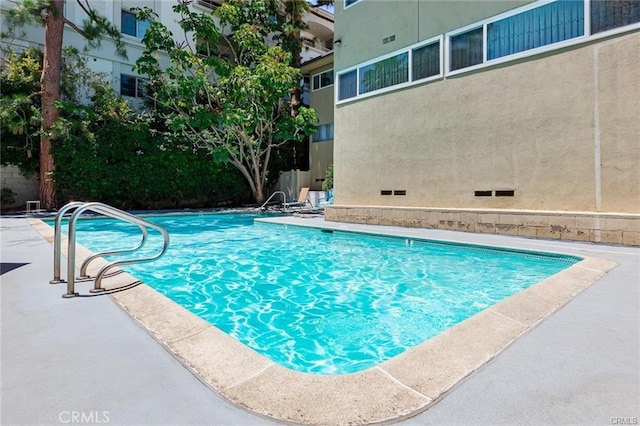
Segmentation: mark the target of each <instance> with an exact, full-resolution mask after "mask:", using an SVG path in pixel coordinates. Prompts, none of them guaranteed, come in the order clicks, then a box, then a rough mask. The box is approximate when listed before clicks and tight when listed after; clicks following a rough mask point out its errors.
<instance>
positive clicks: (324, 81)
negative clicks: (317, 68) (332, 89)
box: [313, 69, 333, 90]
mask: <svg viewBox="0 0 640 426" xmlns="http://www.w3.org/2000/svg"><path fill="white" fill-rule="evenodd" d="M332 85H333V70H332V69H330V70H327V71H324V72H321V73H320V74H316V75H314V76H313V90H318V89H323V88H325V87H329V86H332Z"/></svg>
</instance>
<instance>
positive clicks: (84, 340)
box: [0, 217, 640, 425]
mask: <svg viewBox="0 0 640 426" xmlns="http://www.w3.org/2000/svg"><path fill="white" fill-rule="evenodd" d="M292 220H299V221H309V220H322V219H318V218H314V219H293V218H292ZM293 223H295V222H293ZM346 226H348V227H357V225H346ZM0 228H1V250H2V251H1V257H2V259H1V260H2V263H15V264H21V263H24V264H26V265H24V266H19V267H16V268H15V269H13V270H10V271H8V272H5V273H4V274H3V275H2V276H1V278H0V279H1V281H2V283H1V285H0V296H1V306H2V313H1V315H2V317H1V319H2V325H1V331H2V337H1V343H2V358H1V363H2V364H1V389H0V390H1V394H2V397H1V402H2V405H1V407H0V409H1V417H0V421H1V423H2V424H3V425H14V424H15V425H30V424H57V423H62V424H65V423H85V424H88V423H94V424H95V423H112V424H119V425H120V424H131V425H134V424H135V425H147V424H149V425H150V424H167V425H169V424H194V425H195V424H229V425H232V424H233V425H249V424H250V425H254V424H255V425H258V424H275V423H276V422H274V421H271V420H268V419H265V418H262V417H258V416H256V415H253V414H251V413H248V412H246V411H244V410H242V409H240V408H237V407H235V406H234V405H232V404H230V403H229V402H227V401H226V400H224V399H223V398H221V397H219V396H218V395H217V394H216V393H215V392H213V391H212V390H211V389H209V388H208V387H207V386H206V385H204V384H203V383H202V382H201V381H199V380H198V379H197V378H196V377H195V376H194V375H193V374H192V373H191V372H190V371H189V370H188V369H186V368H185V367H184V366H183V365H182V364H180V363H179V362H178V361H177V360H176V359H175V358H174V357H173V356H172V355H171V354H170V353H169V352H168V351H167V350H165V349H164V347H163V346H161V345H160V344H159V343H158V342H156V341H155V340H154V338H153V337H151V335H149V334H148V333H147V332H146V331H145V330H144V329H143V328H141V327H140V326H139V324H138V323H137V322H136V321H134V320H133V319H132V318H130V317H129V316H128V315H127V314H126V313H125V312H123V311H122V310H121V309H120V308H119V307H118V306H117V305H116V304H115V303H114V302H113V300H112V299H111V297H109V296H99V297H79V298H75V299H71V300H65V299H62V298H61V297H60V296H61V294H62V293H63V292H64V288H63V286H60V285H57V286H54V285H49V284H48V282H49V280H50V279H51V275H52V262H53V259H52V257H53V256H52V253H53V247H52V244H51V243H50V242H48V241H47V240H46V239H44V238H43V237H42V236H41V235H40V234H39V233H37V232H36V231H35V230H34V229H33V228H32V227H31V225H29V224H28V223H27V219H26V218H5V217H3V218H2V219H1V223H0ZM368 228H374V229H375V227H368ZM378 228H384V229H385V230H390V229H393V228H391V227H378ZM413 231H414V232H416V233H417V234H419V235H420V236H422V237H424V238H436V239H451V238H455V239H457V240H463V241H468V242H473V243H480V244H497V245H507V246H511V247H518V248H523V249H533V250H550V251H556V252H558V251H560V252H564V253H569V254H577V255H586V256H596V257H601V258H605V259H609V260H612V261H614V262H616V263H618V266H617V267H616V268H615V269H613V270H612V271H610V272H609V273H608V274H607V275H605V276H604V277H603V278H601V279H600V280H598V281H596V282H595V283H594V284H592V285H591V286H590V287H588V288H587V289H586V290H584V291H583V292H582V293H580V294H579V295H578V296H577V297H575V298H574V299H573V300H572V301H571V302H569V303H568V304H567V305H566V306H564V307H563V308H562V309H560V310H559V311H558V312H556V313H555V314H553V315H552V316H550V317H548V318H547V319H546V320H544V321H543V322H542V323H541V324H540V325H538V326H537V327H536V328H534V329H533V330H532V331H530V332H529V333H528V334H527V335H525V336H522V337H521V338H519V339H518V340H516V341H515V343H513V344H512V345H511V346H510V347H508V348H507V349H506V350H505V351H504V352H503V353H501V354H500V355H499V356H498V357H497V358H495V359H493V360H492V361H491V362H489V363H488V364H486V365H485V366H484V367H483V368H481V369H480V370H478V371H476V372H475V373H473V374H471V376H469V377H468V378H467V379H466V380H465V381H463V382H462V383H460V384H459V385H458V386H457V387H456V388H454V389H453V390H452V391H451V392H449V393H448V394H447V395H446V396H445V397H444V398H443V399H442V400H441V401H440V402H438V403H437V404H436V405H435V406H433V407H431V408H430V409H429V410H428V411H426V412H424V413H422V414H419V415H418V416H415V417H413V418H411V419H408V420H405V421H404V422H403V423H404V424H410V425H418V424H622V423H621V420H627V423H626V424H634V423H633V421H634V419H636V420H635V422H636V423H637V421H638V420H637V419H638V417H639V416H640V407H639V406H640V402H639V395H640V384H639V381H640V380H639V376H640V338H639V328H640V310H639V304H640V296H639V291H638V289H639V287H640V251H639V249H638V248H631V247H622V246H605V245H594V244H584V243H571V242H564V241H545V240H532V239H524V238H518V237H509V236H500V235H483V234H462V233H456V232H451V231H441V230H413ZM14 266H17V265H14ZM87 288H88V287H87V285H84V286H83V287H80V290H81V293H83V294H88V293H87V291H86V290H87ZM74 419H76V420H78V421H75V422H74V421H73V420H74ZM620 419H621V420H620ZM80 420H82V421H80Z"/></svg>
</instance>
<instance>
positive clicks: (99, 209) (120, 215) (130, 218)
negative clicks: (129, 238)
mask: <svg viewBox="0 0 640 426" xmlns="http://www.w3.org/2000/svg"><path fill="white" fill-rule="evenodd" d="M74 208H75V209H76V211H75V212H74V213H73V214H72V215H71V218H70V219H69V232H68V238H69V248H68V253H67V292H66V293H65V294H63V295H62V297H64V298H70V297H74V296H77V295H78V293H76V292H75V280H76V276H75V259H76V222H77V220H78V218H79V217H80V215H81V214H82V213H84V212H85V211H87V210H90V211H94V212H96V213H100V214H102V215H105V216H109V217H112V218H114V219H119V220H122V221H124V222H129V223H133V224H135V225H138V227H139V228H140V230H141V232H142V241H141V242H140V244H138V245H137V246H136V247H133V248H131V249H122V250H114V251H108V252H103V253H99V254H95V255H92V256H90V257H88V258H87V259H86V260H85V261H84V262H83V264H82V266H81V268H80V272H81V274H85V273H86V269H87V266H88V264H89V263H90V262H91V261H93V260H94V259H96V258H97V257H99V256H102V255H111V254H118V253H126V252H133V251H136V250H138V249H140V248H142V246H144V244H145V242H146V240H147V235H148V230H147V227H151V228H153V229H156V230H158V231H159V232H160V233H161V234H162V237H163V239H164V245H163V247H162V250H161V251H160V252H159V253H157V254H156V255H154V256H151V257H143V258H137V259H125V260H117V261H114V262H111V263H108V264H107V265H105V266H103V267H102V268H101V269H100V271H98V273H97V274H96V277H95V284H94V288H93V289H92V290H90V291H91V292H92V293H95V292H100V291H103V289H102V287H101V284H102V278H103V277H104V275H105V274H106V273H107V271H108V270H110V269H112V268H114V267H116V266H120V265H131V264H134V263H144V262H151V261H153V260H157V259H159V258H160V257H162V256H163V255H164V254H165V253H166V252H167V249H168V248H169V241H170V239H169V233H168V232H167V231H166V230H165V229H164V228H163V227H162V226H160V225H158V224H155V223H153V222H150V221H148V220H145V219H142V218H140V217H138V216H134V215H132V214H130V213H127V212H125V211H122V210H119V209H116V208H115V207H111V206H109V205H107V204H103V203H98V202H89V203H84V202H77V201H76V202H71V203H69V204H67V205H65V206H64V207H62V208H61V209H60V211H59V212H58V214H57V215H56V218H55V239H54V279H53V280H51V281H50V283H52V284H57V283H61V282H64V280H62V279H61V278H60V257H61V246H62V232H61V229H62V217H63V216H64V214H65V213H66V212H68V211H69V210H71V209H74Z"/></svg>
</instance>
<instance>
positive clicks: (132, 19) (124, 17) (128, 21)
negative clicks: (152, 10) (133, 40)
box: [120, 10, 149, 38]
mask: <svg viewBox="0 0 640 426" xmlns="http://www.w3.org/2000/svg"><path fill="white" fill-rule="evenodd" d="M120 25H121V29H120V31H121V32H122V33H123V34H127V35H130V36H133V37H138V38H142V37H144V33H145V32H146V31H147V29H148V28H149V21H147V20H140V19H138V18H137V17H136V14H135V13H133V12H129V11H128V10H123V11H122V13H121V15H120Z"/></svg>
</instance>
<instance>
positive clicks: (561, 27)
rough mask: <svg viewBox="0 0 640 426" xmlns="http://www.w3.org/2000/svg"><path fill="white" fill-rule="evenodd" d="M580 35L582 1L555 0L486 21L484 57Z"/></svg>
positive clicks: (582, 14) (527, 48)
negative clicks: (515, 13) (485, 49)
mask: <svg viewBox="0 0 640 426" xmlns="http://www.w3.org/2000/svg"><path fill="white" fill-rule="evenodd" d="M607 1H608V0H607ZM583 35H584V1H583V0H577V1H576V0H563V1H557V2H553V3H549V4H546V5H543V6H540V7H536V8H535V9H531V10H527V11H526V12H522V13H518V14H517V15H513V16H510V17H508V18H505V19H501V20H499V21H496V22H492V23H490V24H488V25H487V59H496V58H501V57H503V56H507V55H513V54H514V53H518V52H523V51H525V50H530V49H535V48H536V47H541V46H546V45H549V44H553V43H558V42H560V41H564V40H569V39H572V38H576V37H581V36H583Z"/></svg>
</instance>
